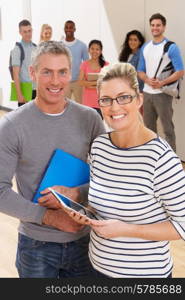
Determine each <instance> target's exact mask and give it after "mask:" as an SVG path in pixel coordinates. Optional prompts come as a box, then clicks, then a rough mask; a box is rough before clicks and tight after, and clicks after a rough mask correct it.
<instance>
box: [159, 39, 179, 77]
mask: <svg viewBox="0 0 185 300" xmlns="http://www.w3.org/2000/svg"><path fill="white" fill-rule="evenodd" d="M172 44H175V43H174V42H172V41H168V42H166V44H165V45H164V48H163V54H162V57H161V59H160V61H159V65H158V67H157V70H156V72H155V75H154V78H156V77H157V73H158V71H159V68H160V66H161V64H162V61H163V57H164V55H165V53H166V52H168V49H169V47H170V46H171V45H172Z"/></svg>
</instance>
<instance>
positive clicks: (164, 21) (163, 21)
mask: <svg viewBox="0 0 185 300" xmlns="http://www.w3.org/2000/svg"><path fill="white" fill-rule="evenodd" d="M153 20H161V22H162V24H163V25H164V26H166V18H165V17H164V16H163V15H161V14H160V13H157V14H153V15H152V16H151V17H150V19H149V23H150V24H151V22H152V21H153Z"/></svg>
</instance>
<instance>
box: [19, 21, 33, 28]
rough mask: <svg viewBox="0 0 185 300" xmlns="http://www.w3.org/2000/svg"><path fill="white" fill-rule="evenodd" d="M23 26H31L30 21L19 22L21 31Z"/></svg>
mask: <svg viewBox="0 0 185 300" xmlns="http://www.w3.org/2000/svg"><path fill="white" fill-rule="evenodd" d="M22 26H31V23H30V21H28V20H22V21H21V22H19V29H20V28H21V27H22Z"/></svg>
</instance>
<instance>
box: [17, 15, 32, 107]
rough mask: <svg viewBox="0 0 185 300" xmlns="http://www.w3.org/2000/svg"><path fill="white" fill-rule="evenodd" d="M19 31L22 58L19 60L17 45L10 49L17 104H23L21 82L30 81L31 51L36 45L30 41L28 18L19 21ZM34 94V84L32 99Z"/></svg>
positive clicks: (30, 31)
mask: <svg viewBox="0 0 185 300" xmlns="http://www.w3.org/2000/svg"><path fill="white" fill-rule="evenodd" d="M19 33H20V35H21V37H22V40H21V42H20V44H21V46H22V49H23V51H24V59H23V61H22V62H21V49H20V47H19V46H18V45H16V46H15V47H14V49H13V50H12V51H11V58H12V66H13V79H14V82H15V88H16V92H17V96H18V106H21V105H23V104H25V102H26V100H25V98H24V96H23V94H22V91H21V86H20V83H21V82H32V81H31V78H30V75H29V66H30V63H31V53H32V51H33V49H34V48H35V47H36V45H35V44H33V43H32V41H31V40H32V27H31V23H30V22H29V21H28V20H22V21H21V22H20V23H19ZM35 96H36V92H35V86H33V92H32V99H34V98H35Z"/></svg>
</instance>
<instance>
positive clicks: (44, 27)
mask: <svg viewBox="0 0 185 300" xmlns="http://www.w3.org/2000/svg"><path fill="white" fill-rule="evenodd" d="M47 29H50V30H51V33H52V31H53V30H52V27H51V25H49V24H43V25H42V27H41V31H40V42H42V41H43V32H44V31H45V30H47Z"/></svg>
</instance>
